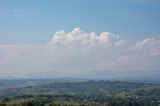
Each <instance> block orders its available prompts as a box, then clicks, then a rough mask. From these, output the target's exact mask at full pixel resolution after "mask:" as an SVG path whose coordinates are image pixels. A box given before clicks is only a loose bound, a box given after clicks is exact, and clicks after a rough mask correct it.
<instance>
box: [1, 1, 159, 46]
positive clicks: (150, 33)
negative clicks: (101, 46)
mask: <svg viewBox="0 0 160 106" xmlns="http://www.w3.org/2000/svg"><path fill="white" fill-rule="evenodd" d="M75 27H80V28H81V29H82V30H84V31H86V32H90V31H94V32H96V33H97V34H99V33H101V32H103V31H109V32H112V33H115V34H119V35H120V36H121V37H123V38H125V39H127V40H129V41H137V40H142V39H144V38H146V37H153V38H156V39H160V1H159V0H0V44H5V43H45V42H48V41H50V40H51V37H52V34H53V33H54V32H56V31H59V30H62V29H64V30H66V31H70V30H72V29H73V28H75Z"/></svg>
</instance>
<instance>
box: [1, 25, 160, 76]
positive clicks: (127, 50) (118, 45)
mask: <svg viewBox="0 0 160 106" xmlns="http://www.w3.org/2000/svg"><path fill="white" fill-rule="evenodd" d="M135 67H136V69H135ZM159 69H160V40H156V39H154V38H146V39H144V40H143V41H139V42H135V43H134V44H129V43H128V42H127V40H125V39H123V38H121V37H120V36H119V35H116V34H113V33H110V32H102V33H101V34H100V35H97V34H96V33H95V32H89V33H87V32H85V31H82V30H81V29H80V28H74V29H73V30H72V31H71V32H65V31H64V30H62V31H58V32H56V33H54V35H53V38H52V40H51V41H49V42H47V43H46V44H24V45H18V44H7V45H0V70H1V71H0V74H1V75H18V74H19V75H33V74H35V75H52V76H60V77H61V76H72V75H80V74H85V73H90V72H92V71H95V70H96V71H97V73H98V72H101V71H98V70H103V71H105V72H106V73H110V72H117V73H119V72H123V71H125V72H128V73H129V72H130V71H134V70H136V71H141V72H146V71H153V72H155V71H158V70H159Z"/></svg>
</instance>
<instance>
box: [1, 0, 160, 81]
mask: <svg viewBox="0 0 160 106" xmlns="http://www.w3.org/2000/svg"><path fill="white" fill-rule="evenodd" d="M159 11H160V1H159V0H0V76H23V77H37V76H38V77H39V76H46V77H56V78H57V77H73V76H74V77H80V78H82V77H84V78H89V77H91V78H123V77H126V78H129V77H133V78H137V77H142V76H143V77H145V78H148V79H149V78H154V77H155V75H156V76H159V75H160V30H159V28H160V12H159Z"/></svg>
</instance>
